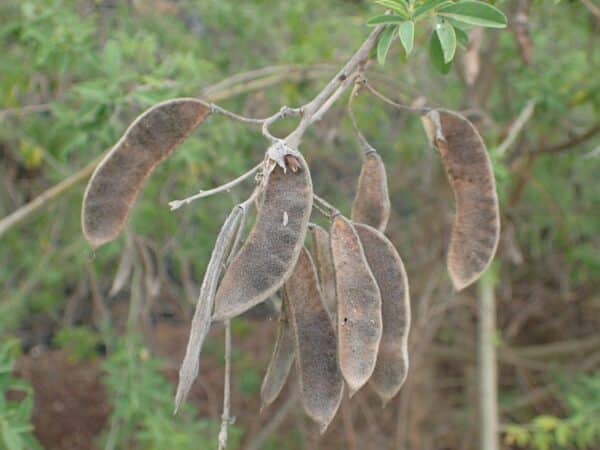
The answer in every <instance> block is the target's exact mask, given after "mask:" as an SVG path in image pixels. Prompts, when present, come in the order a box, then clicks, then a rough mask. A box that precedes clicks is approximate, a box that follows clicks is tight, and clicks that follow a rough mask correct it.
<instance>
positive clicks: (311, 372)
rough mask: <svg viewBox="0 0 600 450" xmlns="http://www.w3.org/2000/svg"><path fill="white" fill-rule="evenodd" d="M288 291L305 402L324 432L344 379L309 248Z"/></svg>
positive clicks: (301, 256) (288, 286) (307, 411)
mask: <svg viewBox="0 0 600 450" xmlns="http://www.w3.org/2000/svg"><path fill="white" fill-rule="evenodd" d="M284 290H285V292H286V299H285V300H286V301H287V302H288V305H289V311H290V316H291V318H292V325H293V328H294V334H295V338H296V339H295V340H296V365H297V368H298V374H299V380H300V389H301V391H302V403H303V405H304V410H305V411H306V413H307V414H308V415H309V416H310V417H311V418H312V419H314V420H315V421H316V422H318V423H319V424H320V426H321V433H324V432H325V430H326V429H327V426H328V425H329V423H330V422H331V420H332V419H333V417H334V416H335V413H336V412H337V410H338V408H339V406H340V402H341V401H342V393H343V390H344V382H343V380H342V376H341V374H340V370H339V367H338V362H337V355H336V353H337V351H336V338H335V331H334V329H333V325H332V323H331V320H330V318H329V314H328V312H327V310H326V309H325V305H324V304H323V301H322V299H321V291H320V289H319V281H318V279H317V272H316V270H315V266H314V264H313V262H312V259H311V257H310V254H309V253H308V251H307V250H306V249H305V248H303V249H302V250H301V251H300V256H299V257H298V262H297V263H296V267H295V268H294V272H293V273H292V275H291V277H290V278H289V279H288V281H286V283H285V285H284Z"/></svg>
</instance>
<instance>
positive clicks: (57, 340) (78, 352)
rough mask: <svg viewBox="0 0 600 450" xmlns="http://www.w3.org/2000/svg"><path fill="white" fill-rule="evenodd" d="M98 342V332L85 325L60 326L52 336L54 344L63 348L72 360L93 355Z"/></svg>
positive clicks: (79, 359) (96, 349) (95, 353)
mask: <svg viewBox="0 0 600 450" xmlns="http://www.w3.org/2000/svg"><path fill="white" fill-rule="evenodd" d="M100 342H101V340H100V337H99V336H98V334H97V333H95V332H94V331H93V330H92V329H90V328H89V327H86V326H81V327H73V328H62V329H60V330H59V331H58V333H56V336H54V344H55V345H57V346H58V347H60V348H62V349H64V350H65V351H66V352H67V353H68V355H69V359H71V360H72V361H81V360H85V359H90V358H93V357H95V356H96V355H97V354H98V346H99V345H100Z"/></svg>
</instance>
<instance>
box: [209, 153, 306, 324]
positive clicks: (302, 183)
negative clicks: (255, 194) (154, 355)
mask: <svg viewBox="0 0 600 450" xmlns="http://www.w3.org/2000/svg"><path fill="white" fill-rule="evenodd" d="M288 159H289V158H288ZM294 164H297V166H298V167H296V168H295V170H292V169H291V168H289V167H288V170H286V171H285V172H284V170H283V168H282V167H280V166H275V168H274V169H273V170H272V171H271V173H269V174H268V175H267V176H266V178H265V180H264V183H265V184H264V188H263V191H262V194H261V195H260V197H259V198H260V205H259V207H258V213H257V217H256V222H255V224H254V226H253V228H252V230H251V231H250V234H249V235H248V238H247V239H246V242H245V243H244V245H243V246H242V248H241V249H240V251H239V252H238V254H237V255H236V256H235V257H234V258H233V260H232V262H231V264H230V265H229V267H228V268H227V271H226V272H225V274H224V276H223V280H222V281H221V284H220V286H219V289H218V290H217V294H216V299H215V312H214V317H213V319H214V320H226V319H230V318H232V317H235V316H237V315H239V314H242V313H243V312H245V311H247V310H248V309H250V308H251V307H253V306H255V305H257V304H259V303H261V302H263V301H265V300H266V299H268V298H269V297H270V296H271V295H273V294H274V293H275V292H276V291H277V290H278V289H279V288H280V287H281V286H282V285H283V283H284V282H285V281H286V280H287V279H288V277H289V275H290V274H291V273H292V270H293V269H294V265H295V264H296V260H297V259H298V255H299V254H300V250H301V249H302V247H303V245H304V238H305V236H306V231H307V228H308V220H309V218H310V213H311V210H312V202H313V189H312V180H311V177H310V171H309V169H308V165H307V164H306V161H305V160H304V158H303V157H302V156H301V155H299V154H298V156H297V157H294Z"/></svg>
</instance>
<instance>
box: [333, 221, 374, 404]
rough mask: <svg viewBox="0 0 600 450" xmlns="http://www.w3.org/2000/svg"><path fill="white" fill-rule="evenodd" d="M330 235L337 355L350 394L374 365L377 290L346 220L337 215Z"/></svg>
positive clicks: (354, 234) (363, 381)
mask: <svg viewBox="0 0 600 450" xmlns="http://www.w3.org/2000/svg"><path fill="white" fill-rule="evenodd" d="M330 235H331V253H332V256H333V265H334V267H335V290H336V294H337V329H338V355H339V361H340V369H341V371H342V374H343V375H344V378H345V380H346V382H347V383H348V386H349V387H350V396H352V395H354V393H355V392H356V391H357V390H358V389H360V388H361V387H362V386H363V385H364V384H365V383H366V382H367V380H368V379H369V377H370V376H371V374H372V373H373V370H374V369H375V362H376V360H377V351H378V350H379V342H380V341H381V333H382V318H381V294H380V292H379V287H378V286H377V281H376V280H375V277H374V276H373V273H372V272H371V269H370V268H369V265H368V263H367V259H366V257H365V253H364V250H363V247H362V244H361V243H360V239H359V237H358V234H357V233H356V230H355V229H354V227H353V226H352V224H351V223H350V221H349V220H348V219H346V218H345V217H342V216H337V217H336V218H335V219H334V220H333V223H332V225H331V232H330Z"/></svg>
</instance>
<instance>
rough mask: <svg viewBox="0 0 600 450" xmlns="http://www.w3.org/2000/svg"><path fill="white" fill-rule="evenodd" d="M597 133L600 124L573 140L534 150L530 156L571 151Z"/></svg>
mask: <svg viewBox="0 0 600 450" xmlns="http://www.w3.org/2000/svg"><path fill="white" fill-rule="evenodd" d="M598 133H600V123H597V124H596V125H594V126H593V127H592V128H590V129H589V130H587V131H586V132H585V133H583V134H580V135H579V136H575V137H574V138H572V139H569V140H568V141H565V142H562V143H560V144H556V145H554V146H551V147H546V148H544V147H542V148H539V149H537V150H534V151H532V152H530V153H531V154H532V155H541V154H548V153H560V152H564V151H567V150H572V149H573V147H576V146H577V145H579V144H583V143H584V142H585V141H587V140H589V139H591V138H593V137H594V136H595V135H597V134H598Z"/></svg>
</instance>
